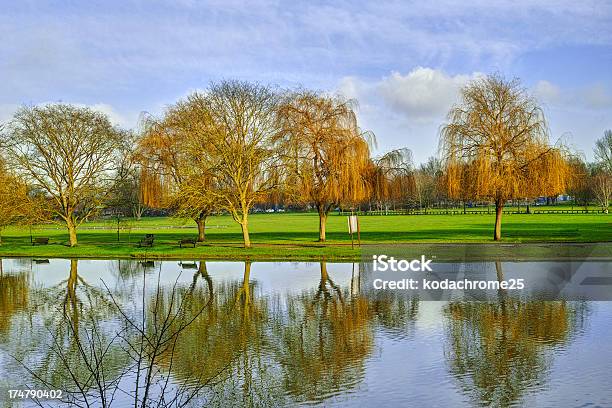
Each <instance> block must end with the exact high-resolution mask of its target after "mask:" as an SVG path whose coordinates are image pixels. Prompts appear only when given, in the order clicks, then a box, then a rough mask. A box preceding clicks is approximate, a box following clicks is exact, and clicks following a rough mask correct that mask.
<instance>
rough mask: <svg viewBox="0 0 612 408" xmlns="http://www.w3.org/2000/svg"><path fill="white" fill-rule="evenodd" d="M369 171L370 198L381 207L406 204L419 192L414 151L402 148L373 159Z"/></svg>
mask: <svg viewBox="0 0 612 408" xmlns="http://www.w3.org/2000/svg"><path fill="white" fill-rule="evenodd" d="M367 173H368V176H367V178H368V182H369V184H370V191H371V193H370V195H369V198H370V199H371V200H373V201H374V202H375V203H376V206H377V207H379V209H382V208H383V206H384V207H385V209H386V208H387V207H388V206H389V205H390V204H393V205H395V204H400V205H401V204H404V203H405V202H407V201H408V199H409V198H410V197H412V196H414V194H415V193H417V188H416V179H415V174H414V165H413V162H412V152H411V151H410V149H407V148H401V149H396V150H392V151H390V152H387V153H385V154H384V155H382V156H381V157H379V158H376V159H374V160H372V164H371V166H370V170H369V171H368V172H367Z"/></svg>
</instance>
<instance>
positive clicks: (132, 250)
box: [0, 213, 612, 259]
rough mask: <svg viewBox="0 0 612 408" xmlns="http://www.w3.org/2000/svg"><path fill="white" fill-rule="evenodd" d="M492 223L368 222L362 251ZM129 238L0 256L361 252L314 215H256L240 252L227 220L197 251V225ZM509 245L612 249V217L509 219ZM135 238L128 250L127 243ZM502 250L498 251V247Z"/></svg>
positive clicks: (40, 229) (435, 239)
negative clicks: (186, 241) (141, 242)
mask: <svg viewBox="0 0 612 408" xmlns="http://www.w3.org/2000/svg"><path fill="white" fill-rule="evenodd" d="M493 222H494V216H493V215H486V214H483V215H416V216H414V215H408V216H406V215H390V216H362V217H360V223H361V231H362V233H361V241H362V244H365V245H372V244H398V243H421V244H433V243H492V239H491V236H492V233H493V232H492V228H493ZM128 224H130V225H132V230H131V233H130V234H128V231H127V230H122V231H121V242H117V233H116V230H115V229H114V228H116V221H114V220H102V221H96V222H91V223H87V224H83V225H82V226H81V227H80V229H79V233H78V238H79V245H78V247H76V248H69V247H67V246H65V243H66V242H67V241H68V235H67V233H66V231H65V229H63V228H61V227H60V226H56V225H41V226H37V227H35V228H34V230H33V235H34V236H35V237H36V236H38V237H49V238H50V239H51V243H50V245H47V246H36V247H33V246H32V245H31V244H30V235H29V229H28V228H27V227H10V228H7V229H5V230H4V231H3V234H2V235H3V241H2V246H0V256H35V257H36V256H41V257H52V256H57V257H59V256H62V257H66V256H74V257H95V258H101V257H134V256H136V257H144V256H146V257H174V258H189V257H193V258H196V257H208V258H228V257H245V256H249V257H252V258H254V259H264V258H265V259H286V258H290V259H311V258H318V257H321V256H326V257H329V258H334V259H351V258H352V259H355V258H358V257H359V255H360V251H359V250H358V249H354V250H353V249H351V245H350V243H351V240H350V236H349V235H348V233H347V221H346V217H344V216H337V215H335V214H334V215H331V216H330V217H329V221H328V227H327V231H328V232H327V238H328V242H327V243H326V244H325V245H322V244H320V243H318V242H316V240H317V237H318V231H317V229H318V217H317V215H316V214H312V213H303V214H253V215H251V216H250V231H251V240H252V242H253V245H254V247H253V248H252V249H250V250H244V249H242V248H241V242H242V234H241V232H240V228H239V226H238V225H237V224H236V223H234V222H233V221H232V219H231V218H230V217H229V216H216V217H211V218H210V219H209V221H208V227H207V243H206V244H204V245H198V247H197V248H195V249H193V248H183V249H179V248H178V245H177V243H176V242H177V241H178V240H179V239H180V238H186V237H192V236H194V235H195V234H196V228H195V223H193V222H192V221H189V220H179V219H175V218H146V219H142V220H141V221H130V222H129V223H128ZM146 233H154V234H155V235H156V241H155V246H154V247H153V248H137V246H136V243H137V241H138V239H139V238H141V237H142V236H143V235H144V234H146ZM502 237H503V242H502V244H504V243H506V244H507V243H534V242H539V243H543V242H608V243H609V242H612V216H611V215H604V214H546V215H543V214H542V215H541V214H530V215H527V214H511V215H504V218H503V223H502ZM128 238H129V241H130V242H129V243H128ZM496 246H499V245H497V244H496Z"/></svg>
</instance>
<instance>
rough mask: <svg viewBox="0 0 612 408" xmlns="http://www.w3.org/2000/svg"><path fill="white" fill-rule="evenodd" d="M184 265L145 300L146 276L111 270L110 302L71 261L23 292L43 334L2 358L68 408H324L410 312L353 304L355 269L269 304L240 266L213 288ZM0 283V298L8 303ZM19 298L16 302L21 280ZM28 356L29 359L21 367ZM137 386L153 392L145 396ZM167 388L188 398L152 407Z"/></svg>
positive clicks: (398, 301) (398, 302)
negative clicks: (180, 278)
mask: <svg viewBox="0 0 612 408" xmlns="http://www.w3.org/2000/svg"><path fill="white" fill-rule="evenodd" d="M157 265H159V264H157ZM189 265H190V266H189V268H185V267H182V269H183V272H182V273H185V272H186V271H187V269H191V270H189V272H188V273H189V274H190V278H189V279H188V281H187V282H186V283H185V284H177V283H176V282H175V284H174V285H172V284H167V283H166V284H159V280H158V284H157V287H154V286H155V285H153V287H150V285H146V286H147V287H148V289H147V290H146V291H144V289H142V288H143V285H144V283H143V282H144V281H146V280H147V279H149V280H151V279H152V277H150V274H151V272H153V271H154V270H155V268H153V269H151V268H148V269H146V270H145V269H144V266H143V265H140V264H139V263H137V262H133V261H132V262H130V261H121V262H114V263H112V264H111V265H110V273H111V276H113V277H114V284H113V285H114V286H113V289H112V290H111V289H109V288H106V287H105V285H97V286H96V285H91V284H89V283H88V282H87V281H86V280H85V279H84V277H83V276H82V275H81V274H80V273H79V271H78V266H79V265H78V261H76V260H73V261H71V262H70V268H69V269H68V271H67V277H66V279H64V280H62V281H61V282H60V283H58V284H56V285H54V286H53V287H51V288H40V287H39V288H36V287H30V289H29V290H30V292H35V295H36V296H33V295H32V294H31V295H30V296H29V297H28V296H27V295H26V296H25V297H23V299H24V302H27V301H29V303H30V304H29V305H27V307H28V310H29V313H31V318H30V319H31V320H32V319H34V320H42V321H43V322H44V330H30V331H28V332H27V335H24V341H23V342H22V343H21V344H23V349H22V351H23V352H22V353H19V352H17V350H13V351H14V352H13V353H12V354H13V355H15V356H17V357H18V358H20V361H21V362H22V363H23V365H24V366H26V367H27V368H28V369H30V370H31V374H32V375H33V376H35V377H37V378H39V379H40V381H38V383H39V385H40V386H45V388H62V389H64V390H66V391H67V392H68V394H70V395H71V396H72V399H71V401H70V402H71V403H74V402H75V401H77V400H80V402H82V403H83V402H85V397H83V396H79V387H81V388H83V389H85V390H86V394H87V399H88V402H90V403H91V402H94V403H95V404H94V405H96V404H97V405H100V406H108V405H110V402H112V401H113V398H115V397H119V398H120V399H122V400H123V401H126V399H127V400H129V401H132V402H134V401H140V403H138V404H136V405H137V406H143V405H142V403H143V401H144V400H145V399H146V400H148V403H149V405H151V404H153V405H154V406H181V405H179V401H180V403H181V404H183V405H185V404H191V405H190V406H201V405H204V404H205V405H207V406H210V405H220V406H228V405H231V406H284V405H287V404H291V403H294V402H296V401H297V402H306V401H309V402H324V401H326V400H327V399H328V398H330V397H332V396H334V395H337V394H340V393H344V392H347V391H349V390H351V389H354V388H356V387H357V386H358V385H359V384H360V382H361V381H362V379H363V376H364V372H365V363H366V360H367V358H368V357H369V356H371V355H372V352H373V350H374V347H375V333H376V330H377V327H383V328H384V329H385V330H387V331H392V332H393V333H395V334H399V333H407V332H409V331H410V330H409V325H410V324H411V322H413V321H414V320H415V319H416V316H417V312H418V302H417V301H415V300H405V299H404V298H401V297H395V296H393V294H380V295H377V296H375V297H368V296H365V295H364V294H363V293H361V290H360V289H361V288H360V275H361V272H362V271H361V267H360V268H358V269H355V268H354V270H353V274H352V277H351V280H350V282H346V284H345V283H342V284H339V283H338V282H337V281H336V280H335V278H334V276H332V274H331V273H330V272H329V271H328V264H327V263H325V262H321V263H320V264H319V265H318V269H319V271H318V272H319V277H318V279H317V283H316V284H315V285H313V286H312V287H311V288H310V289H307V290H304V291H303V292H302V293H295V292H291V291H288V292H283V293H276V294H275V293H273V292H271V293H264V292H262V291H261V290H259V286H258V283H257V280H256V279H253V277H252V275H251V266H252V265H251V263H250V262H248V261H247V262H245V263H244V264H242V268H243V270H242V277H241V278H240V279H227V278H226V277H223V279H221V280H219V281H213V278H212V277H211V275H210V274H209V273H208V269H207V264H206V262H205V261H200V262H198V263H197V266H196V264H189ZM192 268H197V269H192ZM139 271H140V272H139ZM159 273H161V267H160V268H159ZM191 274H193V276H191ZM139 275H140V276H141V277H140V278H139ZM20 279H25V278H20ZM158 279H159V276H158ZM3 282H5V284H4V286H0V290H4V291H5V292H6V293H9V292H10V291H6V290H5V289H1V288H4V287H6V282H8V281H6V280H5V281H3ZM11 282H12V283H11V285H16V283H15V282H16V281H15V282H13V281H11ZM20 287H22V288H23V289H26V290H27V288H28V286H27V280H24V281H23V283H22V284H21V286H20ZM141 290H142V292H141V293H140V294H139V291H141ZM11 293H15V291H14V290H12V292H11ZM1 294H2V295H3V299H8V298H9V297H10V296H13V295H7V296H6V297H5V296H4V292H2V293H1ZM139 296H142V299H138V298H139ZM13 297H14V296H13ZM33 298H36V304H35V305H32V304H31V303H32V299H33ZM0 305H2V306H0V307H5V306H7V307H8V305H5V304H4V303H2V302H0ZM143 305H144V307H143ZM10 307H13V308H16V307H20V306H19V301H14V302H13V303H12V305H11V306H10ZM23 307H24V308H25V307H26V305H24V306H23ZM7 310H8V309H7ZM22 320H23V319H22ZM30 329H31V327H30ZM24 333H25V332H24ZM26 343H27V344H26ZM14 344H15V343H14ZM32 350H37V351H39V352H38V354H36V355H34V356H32V355H31V351H32ZM138 373H140V374H138ZM138 375H140V377H138ZM149 375H150V376H152V377H154V378H155V379H154V380H147V378H146V377H147V376H149ZM139 378H140V379H139ZM138 381H142V382H138ZM147 381H148V382H149V383H152V384H153V385H152V388H151V389H150V390H149V391H148V394H146V395H144V392H145V388H146V387H145V385H144V383H145V382H147ZM120 384H122V386H121V387H120ZM134 384H136V385H134ZM166 385H167V386H168V387H169V388H168V389H167V390H170V389H171V390H173V391H177V392H178V393H181V392H185V393H186V394H184V395H187V398H183V399H176V398H174V399H168V400H162V399H160V393H159V390H160V389H162V390H163V389H166V388H164V387H166ZM119 389H121V391H117V390H119ZM156 390H157V391H156ZM117 392H118V393H119V394H117ZM102 401H103V402H102ZM77 402H78V401H77ZM160 402H161V403H160ZM134 403H135V402H134ZM173 404H174V405H173Z"/></svg>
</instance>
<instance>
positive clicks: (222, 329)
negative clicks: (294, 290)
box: [173, 261, 283, 406]
mask: <svg viewBox="0 0 612 408" xmlns="http://www.w3.org/2000/svg"><path fill="white" fill-rule="evenodd" d="M250 274H251V263H250V262H248V261H247V262H245V263H244V271H243V277H242V280H241V281H235V280H234V281H223V282H222V283H219V284H217V285H216V286H215V285H213V281H212V278H211V277H210V275H209V274H208V272H207V268H206V263H205V262H204V261H200V263H199V267H198V271H197V272H196V273H195V274H194V277H193V281H192V284H191V285H190V287H189V288H188V291H190V296H192V297H193V299H194V302H192V304H193V307H196V305H199V304H202V303H207V304H208V307H207V308H206V309H205V311H204V313H202V314H201V315H199V316H198V317H197V318H196V319H195V320H194V321H193V323H192V324H191V325H190V327H189V328H188V329H187V330H185V332H184V333H183V334H182V335H181V338H180V339H179V344H178V345H177V347H176V351H175V355H174V361H173V372H174V375H175V376H177V377H178V378H181V379H184V380H185V381H188V382H191V383H192V384H196V383H200V384H202V383H208V384H210V387H209V389H208V392H207V394H208V395H207V398H206V401H207V404H208V405H215V404H217V405H222V406H262V405H263V406H267V405H279V404H282V403H283V396H282V393H280V394H279V393H277V392H275V391H278V389H277V388H276V387H275V386H274V382H275V376H274V375H273V362H272V361H270V359H269V358H268V355H267V353H266V352H265V347H266V345H267V341H268V339H267V337H266V321H267V315H268V300H267V299H266V298H264V297H261V296H257V295H256V291H255V289H256V288H255V283H254V282H253V281H251V279H250ZM200 278H201V280H202V281H203V284H201V285H200V284H198V280H199V279H200Z"/></svg>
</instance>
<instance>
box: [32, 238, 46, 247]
mask: <svg viewBox="0 0 612 408" xmlns="http://www.w3.org/2000/svg"><path fill="white" fill-rule="evenodd" d="M48 243H49V238H47V237H38V238H34V240H33V241H32V246H34V245H47V244H48Z"/></svg>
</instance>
